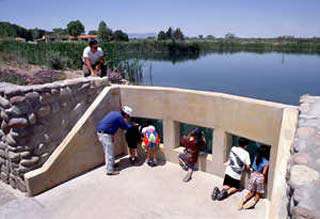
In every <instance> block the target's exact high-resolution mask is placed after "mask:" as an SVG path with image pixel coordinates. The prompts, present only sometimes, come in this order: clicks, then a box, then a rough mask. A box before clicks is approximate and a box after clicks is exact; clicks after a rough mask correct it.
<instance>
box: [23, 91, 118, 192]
mask: <svg viewBox="0 0 320 219" xmlns="http://www.w3.org/2000/svg"><path fill="white" fill-rule="evenodd" d="M120 105H121V104H120V90H119V89H117V88H112V87H106V88H105V89H104V90H103V91H102V92H101V93H100V94H99V96H98V97H97V98H96V99H95V101H94V102H93V103H92V105H91V106H90V107H89V108H88V110H87V111H86V112H85V113H84V115H83V116H82V117H81V119H80V120H79V121H78V122H77V123H76V125H75V126H74V127H73V128H72V130H71V131H70V132H69V134H68V135H67V136H66V138H65V139H64V140H63V141H62V142H61V144H60V145H59V146H58V147H57V149H56V150H55V151H54V152H53V153H52V154H51V156H50V158H49V159H48V160H47V161H46V163H45V164H44V165H43V166H42V167H41V168H39V169H37V170H34V171H31V172H29V173H26V174H25V180H26V184H27V192H28V195H30V196H34V195H37V194H39V193H41V192H44V191H46V190H48V189H50V188H52V187H54V186H56V185H59V184H61V183H63V182H65V181H67V180H69V179H71V178H73V177H76V176H78V175H80V174H83V173H85V172H87V171H89V170H91V169H93V168H95V167H97V166H99V165H102V164H103V163H104V156H103V151H102V148H101V146H100V143H99V141H98V138H97V134H96V129H95V126H96V124H97V122H98V121H99V120H100V119H101V118H102V117H103V116H104V115H105V114H106V113H107V112H109V111H111V110H118V109H119V107H120ZM117 142H118V143H119V145H116V154H121V153H123V152H124V150H123V149H124V148H123V144H121V141H120V140H118V141H117Z"/></svg>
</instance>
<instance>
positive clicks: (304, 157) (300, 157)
mask: <svg viewBox="0 0 320 219" xmlns="http://www.w3.org/2000/svg"><path fill="white" fill-rule="evenodd" d="M309 160H310V156H309V155H308V154H307V153H298V154H296V155H294V156H293V161H294V163H295V164H305V165H306V164H308V163H309Z"/></svg>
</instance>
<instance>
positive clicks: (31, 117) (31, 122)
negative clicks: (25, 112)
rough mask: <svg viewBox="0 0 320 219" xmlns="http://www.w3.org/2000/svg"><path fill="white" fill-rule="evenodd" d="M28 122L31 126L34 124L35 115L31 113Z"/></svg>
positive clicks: (35, 120) (35, 121)
mask: <svg viewBox="0 0 320 219" xmlns="http://www.w3.org/2000/svg"><path fill="white" fill-rule="evenodd" d="M28 120H29V123H30V124H31V125H34V124H36V123H37V117H36V114H34V113H31V114H30V115H29V116H28Z"/></svg>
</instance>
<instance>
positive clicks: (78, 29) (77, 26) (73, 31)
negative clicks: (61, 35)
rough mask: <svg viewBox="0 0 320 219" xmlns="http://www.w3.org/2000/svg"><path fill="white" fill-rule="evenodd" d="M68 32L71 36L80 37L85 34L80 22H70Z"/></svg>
mask: <svg viewBox="0 0 320 219" xmlns="http://www.w3.org/2000/svg"><path fill="white" fill-rule="evenodd" d="M67 30H68V33H69V34H70V35H71V36H74V37H78V36H79V35H80V34H82V33H84V26H83V24H82V23H81V22H80V21H79V20H76V21H70V22H69V23H68V25H67Z"/></svg>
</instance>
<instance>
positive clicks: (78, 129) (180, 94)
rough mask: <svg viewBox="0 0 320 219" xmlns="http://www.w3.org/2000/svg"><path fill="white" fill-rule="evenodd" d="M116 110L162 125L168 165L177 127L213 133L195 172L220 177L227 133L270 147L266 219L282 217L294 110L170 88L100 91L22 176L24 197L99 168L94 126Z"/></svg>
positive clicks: (174, 152)
mask: <svg viewBox="0 0 320 219" xmlns="http://www.w3.org/2000/svg"><path fill="white" fill-rule="evenodd" d="M155 97H156V98H155ZM150 100H152V102H151V101H150ZM150 103H151V104H150ZM120 105H130V106H131V107H132V108H133V112H134V113H133V116H135V117H143V118H153V119H160V120H162V121H163V127H164V136H163V137H164V144H163V146H162V153H163V155H164V156H165V158H166V160H168V161H172V162H176V161H177V160H176V155H177V153H178V151H179V150H180V148H179V144H178V142H179V138H178V136H179V128H178V127H179V125H178V124H179V123H180V122H183V123H189V124H194V125H199V126H204V127H208V128H213V129H214V133H213V134H214V140H213V145H212V147H213V152H212V154H208V155H207V156H204V157H201V159H200V161H199V167H200V170H203V171H206V172H209V173H213V174H215V175H217V176H220V177H222V176H223V173H224V166H223V162H224V161H225V160H226V152H227V150H228V148H230V147H231V145H230V144H231V141H230V134H234V135H238V136H242V137H246V138H249V139H251V140H254V141H257V142H261V143H264V144H268V145H271V157H270V172H269V178H268V195H267V198H268V200H269V201H270V211H268V215H269V218H284V217H286V214H287V210H286V204H287V202H286V195H285V194H286V179H285V175H286V168H287V161H288V159H289V156H290V147H291V144H292V142H293V139H294V133H295V128H296V123H297V115H298V110H297V108H296V107H293V106H288V105H284V104H277V103H272V102H267V101H260V100H254V99H250V98H244V97H237V96H232V95H227V94H221V93H212V92H201V91H190V90H182V89H174V88H158V87H136V86H116V87H107V88H105V89H104V90H103V91H102V92H101V93H100V94H99V96H98V97H97V98H96V100H95V101H94V102H93V104H92V105H91V106H90V107H89V109H88V110H87V111H86V112H85V114H84V115H83V116H82V117H81V119H80V120H79V121H78V122H77V124H76V125H75V126H74V128H73V129H72V130H71V132H70V133H69V134H68V135H67V137H66V138H65V139H64V140H63V141H62V143H61V144H60V145H59V146H58V147H57V149H56V150H55V151H54V153H53V154H52V155H51V156H50V158H49V159H48V161H47V162H46V163H45V164H44V165H43V166H42V167H41V168H39V169H37V170H34V171H31V172H29V173H26V174H25V180H26V183H27V189H28V194H29V195H36V194H39V193H41V192H43V191H46V190H48V189H49V188H52V187H54V186H57V185H59V184H61V183H62V182H65V181H67V180H69V179H71V178H73V177H75V176H78V175H80V174H82V173H84V172H86V171H88V170H90V169H92V168H94V167H96V166H98V165H100V164H102V163H103V157H102V151H101V149H100V145H99V143H98V141H97V136H96V134H95V124H96V123H97V122H98V121H99V120H100V119H101V118H102V116H103V115H105V114H106V113H107V112H109V111H110V110H112V109H116V108H119V107H120ZM121 141H123V139H122V138H121V136H119V137H118V139H117V143H118V146H117V154H122V153H124V152H125V148H123V145H124V144H123V143H121ZM121 145H122V146H121Z"/></svg>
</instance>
